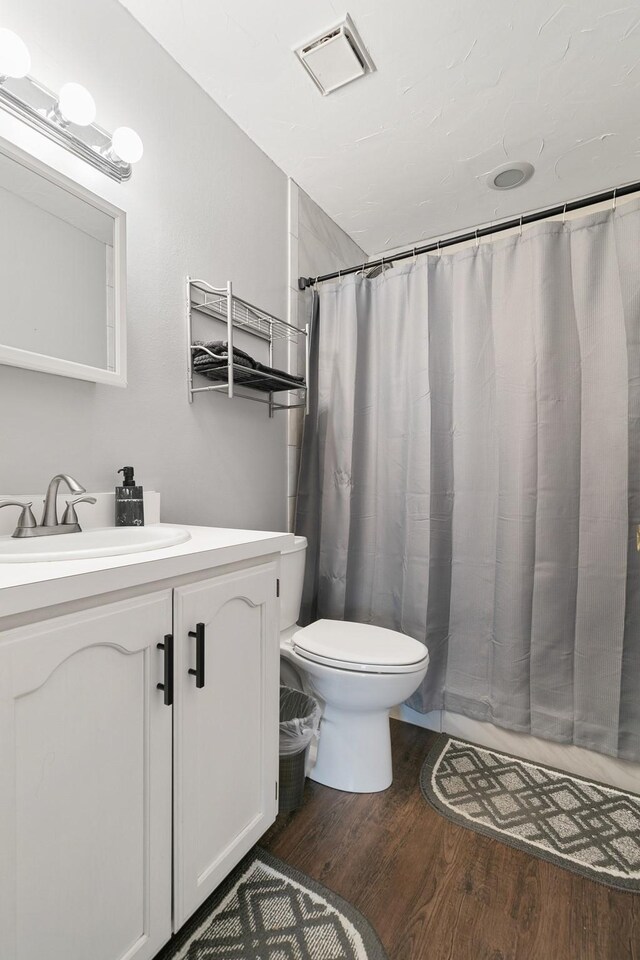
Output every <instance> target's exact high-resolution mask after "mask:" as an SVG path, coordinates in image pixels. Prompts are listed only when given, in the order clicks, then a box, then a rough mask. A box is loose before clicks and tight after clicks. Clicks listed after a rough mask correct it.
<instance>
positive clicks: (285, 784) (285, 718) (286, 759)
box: [278, 687, 321, 813]
mask: <svg viewBox="0 0 640 960" xmlns="http://www.w3.org/2000/svg"><path fill="white" fill-rule="evenodd" d="M320 716H321V711H320V704H319V703H318V701H317V700H314V699H313V697H309V696H308V695H307V694H306V693H303V692H302V691H301V690H292V689H291V687H280V769H279V780H280V787H279V790H278V813H291V811H292V810H297V809H298V807H299V806H301V804H302V798H303V795H304V782H305V779H306V770H305V767H306V762H307V753H308V751H309V745H310V743H311V741H312V740H313V738H314V736H315V735H316V734H317V732H318V727H319V725H320Z"/></svg>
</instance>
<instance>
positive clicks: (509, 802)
mask: <svg viewBox="0 0 640 960" xmlns="http://www.w3.org/2000/svg"><path fill="white" fill-rule="evenodd" d="M420 787H421V789H422V793H423V796H424V797H425V799H426V800H427V801H428V803H430V804H431V806H433V807H435V809H436V810H437V811H438V812H439V813H441V814H442V815H443V816H444V817H447V819H448V820H453V822H454V823H458V824H460V825H461V826H464V827H468V828H469V829H470V830H475V831H476V833H482V834H484V835H485V836H488V837H494V838H495V839H496V840H501V841H502V842H503V843H508V844H509V845H510V846H512V847H517V848H518V849H519V850H525V851H526V852H527V853H530V854H532V855H533V856H536V857H540V858H541V859H543V860H550V861H551V862H552V863H555V864H557V865H558V866H560V867H565V868H566V869H567V870H573V871H574V872H575V873H579V874H581V875H582V876H583V877H589V879H590V880H598V881H600V883H605V884H608V885H609V886H611V887H617V888H618V889H619V890H633V891H640V796H637V795H636V794H633V793H625V792H624V791H623V790H616V789H615V788H614V787H607V786H605V785H604V784H601V783H595V782H594V781H593V780H585V779H583V778H582V777H575V776H573V775H572V774H568V773H563V772H561V771H560V770H554V769H553V768H552V767H546V766H543V765H542V764H539V763H532V762H531V761H528V760H521V759H519V758H518V757H512V756H510V755H509V754H508V753H498V752H497V751H495V750H489V749H487V748H486V747H479V746H477V745H476V744H473V743H467V742H465V741H464V740H456V739H454V738H453V737H449V736H447V735H446V734H440V736H439V737H438V739H437V740H436V742H435V744H434V745H433V747H432V748H431V750H430V752H429V755H428V757H427V759H426V760H425V762H424V765H423V767H422V770H421V773H420Z"/></svg>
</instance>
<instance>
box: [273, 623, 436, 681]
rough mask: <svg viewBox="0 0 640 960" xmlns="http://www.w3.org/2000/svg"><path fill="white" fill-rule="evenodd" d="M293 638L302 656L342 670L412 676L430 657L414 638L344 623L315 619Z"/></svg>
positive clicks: (296, 649)
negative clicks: (410, 674)
mask: <svg viewBox="0 0 640 960" xmlns="http://www.w3.org/2000/svg"><path fill="white" fill-rule="evenodd" d="M292 639H293V646H294V649H295V651H296V653H298V654H299V656H301V657H305V658H306V659H308V660H313V661H315V662H316V663H325V664H327V666H337V667H339V668H342V669H343V670H359V671H363V672H366V671H369V672H376V673H409V672H411V671H412V670H415V669H416V668H418V667H420V666H422V665H423V663H424V661H425V659H428V656H429V654H428V652H427V649H426V647H425V646H424V645H423V644H421V643H419V642H418V640H414V639H413V637H407V636H405V635H404V634H403V633H398V632H397V631H396V630H386V629H385V628H384V627H373V626H371V624H368V623H352V622H350V621H344V620H316V622H315V623H312V624H311V625H310V626H308V627H303V628H302V629H301V630H297V631H296V633H295V634H294V636H293V638H292Z"/></svg>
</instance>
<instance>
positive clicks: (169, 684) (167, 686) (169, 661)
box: [156, 633, 173, 707]
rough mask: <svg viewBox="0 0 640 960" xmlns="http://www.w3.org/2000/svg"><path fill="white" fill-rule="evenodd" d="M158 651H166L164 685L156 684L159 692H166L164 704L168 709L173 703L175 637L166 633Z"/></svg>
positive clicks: (158, 645)
mask: <svg viewBox="0 0 640 960" xmlns="http://www.w3.org/2000/svg"><path fill="white" fill-rule="evenodd" d="M157 647H158V650H164V683H158V684H156V686H157V688H158V690H164V702H165V705H166V706H167V707H170V706H171V704H172V703H173V635H172V634H170V633H165V635H164V643H158V644H157Z"/></svg>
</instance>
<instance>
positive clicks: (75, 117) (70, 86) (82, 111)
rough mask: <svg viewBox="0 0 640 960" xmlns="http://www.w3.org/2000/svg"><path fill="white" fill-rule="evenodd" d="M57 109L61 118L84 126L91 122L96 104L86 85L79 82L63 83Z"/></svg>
mask: <svg viewBox="0 0 640 960" xmlns="http://www.w3.org/2000/svg"><path fill="white" fill-rule="evenodd" d="M58 111H59V113H60V114H61V116H62V118H63V120H66V121H67V122H68V123H75V124H77V125H78V126H79V127H86V126H88V125H89V124H90V123H92V122H93V120H94V119H95V115H96V105H95V102H94V99H93V97H92V96H91V94H90V93H89V91H88V90H87V88H86V87H83V86H82V84H80V83H65V85H64V86H63V87H62V88H61V89H60V96H59V97H58Z"/></svg>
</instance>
